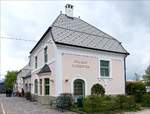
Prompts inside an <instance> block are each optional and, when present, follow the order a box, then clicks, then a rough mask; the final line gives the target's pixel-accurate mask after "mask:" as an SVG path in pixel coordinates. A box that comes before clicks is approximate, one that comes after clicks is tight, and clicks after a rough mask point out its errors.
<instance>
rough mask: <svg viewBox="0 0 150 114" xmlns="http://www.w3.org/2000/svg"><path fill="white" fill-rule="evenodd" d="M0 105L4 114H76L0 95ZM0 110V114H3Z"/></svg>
mask: <svg viewBox="0 0 150 114" xmlns="http://www.w3.org/2000/svg"><path fill="white" fill-rule="evenodd" d="M0 103H1V105H3V107H4V111H5V114H76V113H74V112H69V111H65V112H64V113H62V112H61V111H58V110H54V109H50V108H49V107H48V106H45V105H40V104H38V103H36V102H29V101H27V100H25V99H24V98H19V97H10V98H8V97H7V98H6V97H5V96H4V95H0ZM1 110H2V109H0V114H3V113H2V111H1Z"/></svg>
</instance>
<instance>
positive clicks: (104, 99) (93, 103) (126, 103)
mask: <svg viewBox="0 0 150 114" xmlns="http://www.w3.org/2000/svg"><path fill="white" fill-rule="evenodd" d="M138 109H139V106H138V105H137V104H136V103H135V101H134V97H133V96H125V95H118V96H116V97H111V96H96V95H91V96H88V97H86V98H85V99H84V102H83V111H85V112H88V113H92V112H111V111H118V110H120V111H123V110H124V111H135V110H138Z"/></svg>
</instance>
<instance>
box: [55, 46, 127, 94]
mask: <svg viewBox="0 0 150 114" xmlns="http://www.w3.org/2000/svg"><path fill="white" fill-rule="evenodd" d="M57 46H58V53H59V57H58V59H59V65H60V66H59V67H58V70H59V72H60V73H59V75H58V78H59V79H60V80H59V83H58V85H57V86H59V87H60V88H61V89H60V92H58V93H62V92H69V93H73V81H74V80H75V79H77V78H78V79H83V80H85V83H86V85H85V86H86V90H85V94H86V95H90V93H91V87H92V86H93V84H95V83H100V84H102V85H103V86H104V87H105V90H106V94H125V83H124V81H125V80H124V57H125V55H121V54H114V53H110V52H101V51H95V50H88V49H82V48H76V47H67V46H62V45H57ZM76 60H77V61H80V62H83V64H80V63H79V64H78V63H77V64H76V63H75V61H76ZM100 60H109V61H110V78H107V79H104V78H102V77H100ZM76 65H77V66H76ZM80 65H81V66H80ZM82 65H83V66H82ZM66 80H68V81H67V82H66Z"/></svg>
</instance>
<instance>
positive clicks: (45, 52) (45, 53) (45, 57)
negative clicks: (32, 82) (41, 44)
mask: <svg viewBox="0 0 150 114" xmlns="http://www.w3.org/2000/svg"><path fill="white" fill-rule="evenodd" d="M47 60H48V53H47V46H46V47H45V48H44V62H45V63H47Z"/></svg>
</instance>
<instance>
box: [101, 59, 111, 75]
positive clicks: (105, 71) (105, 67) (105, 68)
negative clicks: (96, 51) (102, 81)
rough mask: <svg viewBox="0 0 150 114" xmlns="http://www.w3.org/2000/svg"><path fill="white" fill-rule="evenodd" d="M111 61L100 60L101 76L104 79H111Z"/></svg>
mask: <svg viewBox="0 0 150 114" xmlns="http://www.w3.org/2000/svg"><path fill="white" fill-rule="evenodd" d="M109 64H110V63H109V61H107V60H100V74H101V76H102V77H109V74H110V69H109Z"/></svg>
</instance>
